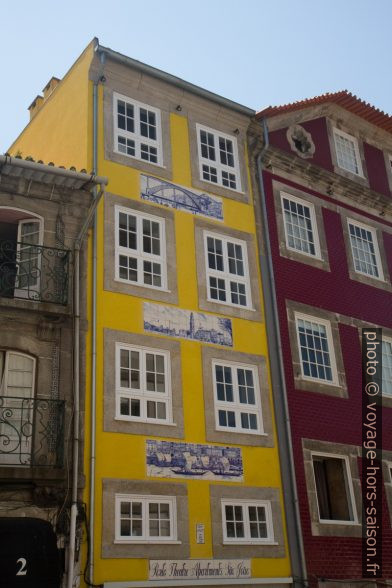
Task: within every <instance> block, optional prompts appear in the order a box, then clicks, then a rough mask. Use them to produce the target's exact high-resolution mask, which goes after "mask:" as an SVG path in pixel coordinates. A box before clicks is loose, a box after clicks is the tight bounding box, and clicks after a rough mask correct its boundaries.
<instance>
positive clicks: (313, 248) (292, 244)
mask: <svg viewBox="0 0 392 588" xmlns="http://www.w3.org/2000/svg"><path fill="white" fill-rule="evenodd" d="M281 199H282V211H283V219H284V229H285V235H286V246H287V248H288V249H292V250H293V251H299V252H300V253H303V254H305V255H310V256H311V257H317V258H320V244H319V238H318V233H317V223H316V216H315V212H314V206H313V204H311V203H310V202H307V201H306V200H301V199H300V198H296V197H295V196H292V195H291V194H286V193H285V192H281Z"/></svg>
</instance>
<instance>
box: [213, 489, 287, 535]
mask: <svg viewBox="0 0 392 588" xmlns="http://www.w3.org/2000/svg"><path fill="white" fill-rule="evenodd" d="M226 506H241V507H242V512H243V521H244V537H243V538H239V537H228V536H227V528H226V510H225V507H226ZM250 506H254V507H258V506H262V507H264V509H265V522H266V525H267V537H265V538H262V537H260V538H254V537H251V535H250V525H249V510H248V507H250ZM221 512H222V533H223V543H224V544H228V545H233V544H239V545H260V544H262V545H273V544H276V542H275V538H274V528H273V523H272V508H271V502H270V501H269V500H242V499H226V498H225V499H223V500H222V501H221Z"/></svg>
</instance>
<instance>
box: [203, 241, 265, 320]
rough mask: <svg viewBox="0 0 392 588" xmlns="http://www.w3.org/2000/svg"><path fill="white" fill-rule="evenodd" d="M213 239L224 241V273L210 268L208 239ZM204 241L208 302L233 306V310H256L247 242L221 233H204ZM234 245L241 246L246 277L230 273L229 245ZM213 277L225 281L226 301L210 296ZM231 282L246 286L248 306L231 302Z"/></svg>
mask: <svg viewBox="0 0 392 588" xmlns="http://www.w3.org/2000/svg"><path fill="white" fill-rule="evenodd" d="M208 237H211V238H212V239H219V240H220V241H222V244H223V271H221V270H216V269H211V268H209V267H208V244H207V239H208ZM203 239H204V263H205V269H206V288H207V300H208V301H209V302H213V303H215V304H223V305H225V306H231V307H233V308H240V309H241V308H242V309H247V310H254V309H253V306H252V296H251V288H250V276H249V262H248V246H247V243H246V241H241V240H240V239H235V238H234V237H230V236H228V235H222V234H221V233H213V232H211V231H203ZM228 243H233V244H234V245H239V246H240V247H241V248H242V255H243V259H242V261H243V264H244V275H243V276H238V275H237V274H231V273H230V272H229V261H228V254H227V244H228ZM210 277H213V278H216V279H217V280H218V279H220V280H224V282H225V292H226V300H219V299H215V298H212V297H211V295H210V280H209V278H210ZM230 281H233V282H234V281H235V282H238V283H242V284H244V286H245V296H246V305H242V304H234V303H233V302H231V290H230ZM228 299H229V300H228Z"/></svg>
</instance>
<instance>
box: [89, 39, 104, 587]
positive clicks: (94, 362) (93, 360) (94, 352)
mask: <svg viewBox="0 0 392 588" xmlns="http://www.w3.org/2000/svg"><path fill="white" fill-rule="evenodd" d="M97 49H99V45H97V47H96V50H97ZM100 62H101V68H100V73H99V74H98V76H97V80H96V81H95V82H94V86H93V171H94V173H97V169H98V85H99V83H100V82H102V81H104V79H103V70H104V66H105V54H104V53H103V52H102V53H100ZM92 261H93V263H92V266H93V267H92V282H93V283H92V327H91V419H90V508H89V535H90V541H89V546H88V563H89V566H88V578H89V583H90V584H94V529H95V461H96V406H97V376H96V369H97V215H96V214H94V223H93V260H92Z"/></svg>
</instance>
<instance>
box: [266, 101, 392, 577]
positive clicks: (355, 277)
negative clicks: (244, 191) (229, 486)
mask: <svg viewBox="0 0 392 588" xmlns="http://www.w3.org/2000/svg"><path fill="white" fill-rule="evenodd" d="M257 118H258V119H260V121H261V122H263V121H262V119H264V130H265V142H266V146H265V148H264V155H263V163H262V166H263V172H262V175H263V191H264V194H262V198H264V199H265V205H266V211H267V218H268V228H269V240H270V247H271V258H272V266H273V275H274V281H275V292H276V302H277V314H278V321H279V334H280V340H281V348H282V360H283V368H284V369H283V371H284V380H285V386H284V387H285V389H286V392H285V393H286V395H287V403H288V412H289V418H290V422H291V437H292V447H293V458H294V466H295V477H296V485H297V492H298V499H299V512H300V520H301V527H302V537H303V548H304V554H305V560H306V570H307V578H308V580H309V583H310V586H318V585H322V586H333V585H335V584H334V583H333V581H334V580H340V583H339V584H336V585H339V586H351V585H358V584H355V582H352V581H355V580H356V581H357V582H358V580H359V579H361V578H362V540H361V533H362V528H361V520H362V489H361V475H360V472H361V443H362V433H361V423H362V388H361V330H362V328H363V327H367V326H373V327H374V326H376V327H382V329H383V331H382V333H383V339H382V351H383V396H382V405H383V460H382V480H383V484H382V492H383V496H382V500H383V578H384V579H390V578H392V529H391V521H392V294H391V292H392V287H391V279H392V223H391V218H392V216H391V204H392V118H391V117H389V116H387V115H385V114H384V113H382V112H380V111H378V110H376V109H375V108H373V107H372V106H370V105H368V104H365V103H364V102H362V101H361V100H359V99H357V98H356V97H354V96H352V95H351V94H349V93H348V92H339V93H336V94H327V95H324V96H321V97H318V98H315V99H311V100H306V101H303V102H299V103H295V104H292V105H287V106H283V107H271V108H267V109H265V110H264V111H262V112H260V113H259V114H258V115H257ZM267 128H268V131H267ZM342 580H343V581H344V582H343V583H342Z"/></svg>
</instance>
